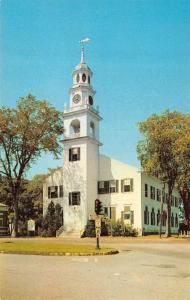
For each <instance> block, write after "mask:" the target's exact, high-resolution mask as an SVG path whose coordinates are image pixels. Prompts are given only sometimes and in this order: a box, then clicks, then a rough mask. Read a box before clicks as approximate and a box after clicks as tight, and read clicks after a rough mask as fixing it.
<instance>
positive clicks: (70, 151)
mask: <svg viewBox="0 0 190 300" xmlns="http://www.w3.org/2000/svg"><path fill="white" fill-rule="evenodd" d="M69 161H72V149H69Z"/></svg>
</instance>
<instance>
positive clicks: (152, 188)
mask: <svg viewBox="0 0 190 300" xmlns="http://www.w3.org/2000/svg"><path fill="white" fill-rule="evenodd" d="M150 198H151V199H153V200H155V187H153V186H151V187H150Z"/></svg>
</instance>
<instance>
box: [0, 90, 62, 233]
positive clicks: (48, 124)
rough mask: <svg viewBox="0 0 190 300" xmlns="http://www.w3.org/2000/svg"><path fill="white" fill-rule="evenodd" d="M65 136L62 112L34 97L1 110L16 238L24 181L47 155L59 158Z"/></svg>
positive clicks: (1, 167)
mask: <svg viewBox="0 0 190 300" xmlns="http://www.w3.org/2000/svg"><path fill="white" fill-rule="evenodd" d="M62 133H63V126H62V117H61V113H60V112H59V111H57V110H56V109H55V108H54V107H52V106H51V105H50V104H49V103H48V102H47V101H45V100H41V101H40V100H37V99H36V98H35V97H34V96H32V95H30V94H29V95H28V96H26V97H24V98H20V99H19V100H18V102H17V106H16V108H12V109H11V108H6V107H3V108H1V109H0V174H1V175H2V176H6V178H7V181H8V185H9V188H10V191H11V194H12V201H13V206H14V230H15V236H16V235H17V233H18V203H19V194H20V189H21V183H22V179H23V178H24V175H25V173H26V171H27V170H28V169H29V168H30V167H31V165H32V163H34V162H35V161H36V160H37V158H39V157H40V156H41V154H42V153H43V152H51V153H53V154H54V156H55V157H58V155H59V154H60V153H61V146H60V143H59V140H58V138H59V137H60V136H61V135H62Z"/></svg>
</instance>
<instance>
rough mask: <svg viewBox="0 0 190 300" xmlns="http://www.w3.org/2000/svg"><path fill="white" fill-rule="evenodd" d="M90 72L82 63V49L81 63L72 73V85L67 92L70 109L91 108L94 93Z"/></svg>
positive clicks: (82, 51)
mask: <svg viewBox="0 0 190 300" xmlns="http://www.w3.org/2000/svg"><path fill="white" fill-rule="evenodd" d="M92 75H93V73H92V71H91V69H90V68H89V67H88V66H87V64H86V63H85V62H84V47H82V50H81V61H80V64H78V65H77V66H76V67H75V69H74V71H73V73H72V76H73V84H72V87H71V88H70V90H69V96H70V107H76V106H81V105H86V104H87V105H90V106H93V102H94V100H93V99H94V95H95V91H94V90H93V88H92V85H91V78H92Z"/></svg>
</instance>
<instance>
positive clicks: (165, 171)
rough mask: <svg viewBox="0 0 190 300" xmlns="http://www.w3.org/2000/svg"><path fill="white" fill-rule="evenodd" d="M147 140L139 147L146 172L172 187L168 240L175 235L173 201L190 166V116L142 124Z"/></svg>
mask: <svg viewBox="0 0 190 300" xmlns="http://www.w3.org/2000/svg"><path fill="white" fill-rule="evenodd" d="M139 130H140V132H141V133H142V134H143V135H144V138H145V139H144V140H142V141H140V142H139V143H138V146H137V153H138V158H139V160H140V162H141V166H142V168H143V170H144V171H145V172H146V173H148V174H151V175H153V176H157V177H158V178H159V179H161V181H162V182H163V183H165V184H167V186H168V194H169V199H168V203H167V223H166V225H167V226H166V236H170V234H171V199H172V198H171V197H172V191H173V189H174V186H175V185H176V184H177V182H178V179H179V178H180V177H181V176H183V175H184V174H186V172H187V169H188V168H189V165H190V150H189V149H190V115H187V114H182V113H179V112H169V111H166V112H164V113H162V114H161V115H156V114H153V115H152V116H150V117H149V118H148V119H147V120H146V121H142V122H140V123H139Z"/></svg>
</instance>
